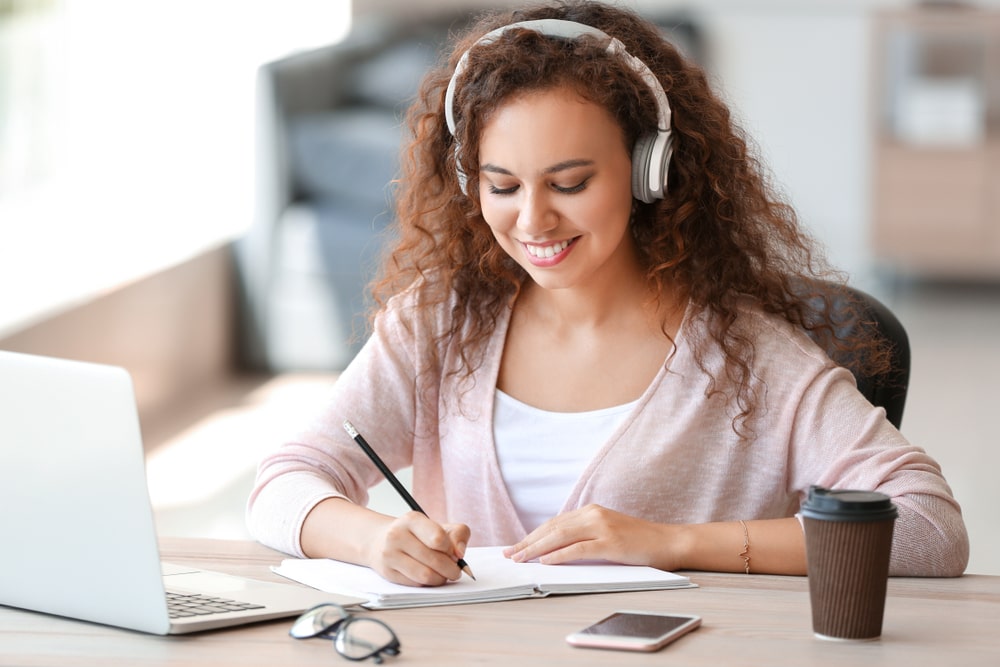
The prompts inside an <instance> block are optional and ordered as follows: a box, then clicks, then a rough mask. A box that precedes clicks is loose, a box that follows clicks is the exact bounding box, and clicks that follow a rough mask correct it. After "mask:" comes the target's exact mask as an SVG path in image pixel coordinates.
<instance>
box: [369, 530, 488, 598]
mask: <svg viewBox="0 0 1000 667" xmlns="http://www.w3.org/2000/svg"><path fill="white" fill-rule="evenodd" d="M470 534H471V532H470V530H469V527H468V526H466V525H464V524H444V525H441V524H438V523H436V522H434V521H432V520H431V519H429V518H427V516H425V515H424V514H421V513H420V512H407V513H406V514H404V515H402V516H400V517H399V518H397V519H395V520H393V521H391V522H389V523H386V524H384V525H383V527H382V529H381V530H380V531H378V532H377V533H376V536H375V539H374V540H373V541H372V542H371V543H370V545H369V547H368V549H367V558H366V560H367V562H368V565H369V566H370V567H371V568H372V569H373V570H375V571H376V572H378V573H379V574H380V575H382V576H383V577H384V578H386V579H388V580H389V581H391V582H393V583H397V584H403V585H405V586H440V585H442V584H445V583H447V582H449V581H456V580H458V579H459V578H460V577H461V576H462V570H461V569H459V567H458V564H457V560H458V559H459V558H462V557H463V556H464V555H465V547H466V545H467V544H468V542H469V536H470Z"/></svg>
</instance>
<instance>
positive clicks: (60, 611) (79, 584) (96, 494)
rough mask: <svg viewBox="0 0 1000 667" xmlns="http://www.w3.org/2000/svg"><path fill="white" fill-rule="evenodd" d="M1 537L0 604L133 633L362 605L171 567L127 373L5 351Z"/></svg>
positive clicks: (0, 399)
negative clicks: (164, 558)
mask: <svg viewBox="0 0 1000 667" xmlns="http://www.w3.org/2000/svg"><path fill="white" fill-rule="evenodd" d="M0 536H2V538H0V539H2V541H3V548H2V551H0V604H3V605H8V606H11V607H20V608H23V609H30V610H34V611H40V612H45V613H49V614H57V615H59V616H66V617H70V618H76V619H81V620H86V621H92V622H96V623H102V624H106V625H113V626H118V627H122V628H129V629H132V630H139V631H143V632H150V633H155V634H179V633H187V632H194V631H197V630H207V629H211V628H221V627H226V626H232V625H242V624H245V623H249V622H254V621H261V620H267V619H274V618H282V617H287V616H294V615H296V614H298V613H300V612H302V611H303V610H305V609H308V608H309V607H311V606H313V605H315V604H318V603H320V602H330V601H332V602H339V603H340V604H343V605H351V604H356V603H358V602H361V600H360V599H357V598H347V597H344V596H337V595H332V594H329V593H323V592H320V591H317V590H314V589H310V588H306V587H302V586H299V585H293V584H281V583H271V582H264V581H257V580H254V579H248V578H242V577H234V576H230V575H226V574H222V573H218V572H208V571H205V570H196V569H193V568H186V567H181V566H177V565H170V564H161V562H160V556H159V549H158V545H157V539H156V530H155V526H154V522H153V511H152V507H151V504H150V501H149V494H148V491H147V488H146V470H145V460H144V454H143V447H142V437H141V434H140V430H139V419H138V413H137V409H136V404H135V395H134V392H133V388H132V380H131V377H130V376H129V374H128V373H127V372H126V371H125V370H124V369H122V368H118V367H115V366H106V365H99V364H90V363H83V362H77V361H66V360H63V359H54V358H50V357H39V356H34V355H25V354H18V353H13V352H5V351H0ZM198 595H202V596H207V597H208V598H211V599H209V600H205V601H200V600H199V598H197V597H192V596H198ZM168 596H169V597H170V598H171V599H174V598H177V599H180V601H179V602H176V603H175V606H177V607H178V608H180V609H181V610H180V611H173V612H171V611H168ZM185 602H187V604H186V605H185ZM184 607H186V610H185V609H184Z"/></svg>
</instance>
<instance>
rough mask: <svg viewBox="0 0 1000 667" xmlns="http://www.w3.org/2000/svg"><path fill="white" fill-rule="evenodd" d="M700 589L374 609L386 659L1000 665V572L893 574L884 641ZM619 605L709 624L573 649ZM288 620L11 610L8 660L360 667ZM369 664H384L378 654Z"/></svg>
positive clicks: (734, 579)
mask: <svg viewBox="0 0 1000 667" xmlns="http://www.w3.org/2000/svg"><path fill="white" fill-rule="evenodd" d="M162 548H163V549H162V550H163V558H164V559H165V560H170V561H175V562H182V563H190V564H193V565H198V566H200V567H205V568H211V569H215V570H220V571H224V572H230V573H233V574H241V575H245V576H252V577H258V578H262V579H280V578H279V577H276V575H273V574H272V573H270V571H269V570H268V569H267V566H268V565H271V564H273V563H276V562H277V561H278V560H280V558H281V555H280V554H278V553H276V552H274V551H271V550H269V549H266V548H264V547H262V546H260V545H257V544H253V543H250V542H235V541H216V540H194V539H165V540H163V541H162ZM691 578H692V580H694V581H695V582H697V583H698V584H700V586H701V587H700V588H696V589H686V590H676V591H661V592H644V593H621V594H617V593H616V594H600V595H588V596H564V597H550V598H546V599H536V600H518V601H511V602H496V603H488V604H478V605H464V606H453V607H430V608H424V609H404V610H394V611H379V612H363V613H372V614H373V615H375V616H376V617H377V618H381V619H382V620H384V621H386V622H387V623H389V624H390V625H391V626H392V627H393V629H395V631H396V633H397V634H398V635H399V638H400V642H401V643H402V654H401V655H400V656H399V657H397V658H387V659H386V663H385V664H386V665H387V666H388V667H391V666H392V665H399V666H403V665H434V666H435V667H442V666H448V665H462V666H465V665H473V664H475V665H504V666H507V667H509V666H510V665H516V666H517V667H525V666H527V665H545V666H548V665H573V666H578V665H615V666H616V667H617V666H621V665H633V664H636V665H637V664H658V665H684V666H685V667H697V666H698V665H711V666H713V667H716V666H719V665H725V666H726V667H739V666H740V665H768V666H775V667H777V666H781V665H790V666H794V667H804V666H806V667H811V666H813V665H837V666H838V667H842V666H844V665H848V666H852V665H900V666H904V665H905V666H906V667H919V666H921V665H935V666H939V665H947V666H949V667H950V666H954V667H959V666H961V667H968V666H970V665H984V666H985V665H990V666H992V667H995V666H996V665H1000V577H991V576H981V575H970V576H965V577H962V578H959V579H891V580H890V582H889V599H888V601H887V603H886V611H885V623H884V628H883V636H882V639H880V640H878V641H873V642H864V643H839V642H830V641H822V640H819V639H815V638H814V637H813V634H812V629H811V618H810V610H809V593H808V588H807V581H806V579H805V578H803V577H773V576H755V575H751V576H747V575H727V574H702V573H692V575H691ZM619 608H639V609H662V610H669V611H675V612H692V613H696V614H699V615H701V616H702V617H703V618H704V625H703V626H702V627H701V628H700V629H698V630H696V631H695V632H694V633H692V634H691V635H688V636H687V637H683V638H681V639H680V640H679V641H678V642H677V643H675V644H673V645H671V646H668V647H667V648H665V649H663V650H662V651H660V652H657V653H651V654H639V653H635V654H633V653H622V652H609V651H601V650H594V649H579V648H572V647H570V646H569V645H567V644H566V643H565V641H564V640H563V638H564V636H565V635H567V634H569V633H570V632H572V631H573V630H576V629H578V628H581V627H583V626H584V625H586V624H587V623H590V622H592V621H595V620H597V619H598V618H599V617H601V616H602V615H604V614H605V613H607V612H610V611H612V610H614V609H619ZM289 623H290V621H289V620H282V621H271V622H266V623H261V624H257V625H252V626H246V627H243V628H237V629H229V630H219V631H213V632H206V633H201V634H196V635H186V636H183V637H156V636H151V635H144V634H140V633H136V632H130V631H126V630H119V629H116V628H108V627H103V626H99V625H93V624H88V623H82V622H78V621H72V620H67V619H61V618H55V617H51V616H46V615H43V614H36V613H31V612H24V611H19V610H15V609H10V608H7V607H0V665H4V666H5V667H13V666H28V665H60V666H63V665H66V666H74V665H95V666H96V665H99V666H100V667H110V666H114V665H123V666H125V665H127V666H129V667H133V666H136V665H184V666H185V667H192V666H195V667H197V666H201V665H204V666H206V667H223V666H226V665H236V666H238V667H250V666H253V665H266V666H267V667H286V666H289V665H344V666H345V667H346V666H347V665H350V664H352V663H350V662H348V661H346V660H343V659H342V658H340V657H339V656H338V655H337V654H336V652H335V651H334V650H333V647H332V646H331V645H330V643H329V641H325V640H307V641H296V640H293V639H291V638H289V637H288V635H287V632H288V627H289ZM367 664H371V663H370V662H369V663H367Z"/></svg>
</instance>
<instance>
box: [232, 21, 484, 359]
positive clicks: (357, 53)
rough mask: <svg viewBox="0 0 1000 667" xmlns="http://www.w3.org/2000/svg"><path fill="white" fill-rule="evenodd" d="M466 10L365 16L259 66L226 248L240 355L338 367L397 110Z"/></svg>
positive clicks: (360, 291)
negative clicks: (250, 195)
mask: <svg viewBox="0 0 1000 667" xmlns="http://www.w3.org/2000/svg"><path fill="white" fill-rule="evenodd" d="M464 20H467V17H466V16H455V15H447V16H436V17H429V18H426V19H423V20H420V21H398V20H393V18H392V17H385V18H374V17H373V18H368V19H365V20H363V21H360V22H358V23H357V24H356V25H355V26H354V28H353V29H352V31H351V34H350V36H349V37H348V38H347V39H346V40H345V41H343V42H340V43H338V44H335V45H331V46H327V47H323V48H319V49H315V50H310V51H308V52H303V53H297V54H294V55H291V56H288V57H286V58H282V59H280V60H277V61H275V62H271V63H267V64H265V65H263V66H262V67H260V69H259V71H258V78H257V109H256V128H257V130H256V131H257V135H256V138H255V140H256V163H257V167H256V169H257V172H256V201H255V216H254V221H253V224H252V227H251V229H250V231H249V232H248V233H247V235H246V236H245V237H244V238H242V239H240V240H239V241H238V243H237V247H236V251H237V260H238V266H239V269H240V271H239V272H240V276H241V283H240V284H241V285H242V286H243V291H242V299H241V305H242V317H241V323H242V327H241V329H242V333H243V334H244V339H243V340H242V341H241V342H242V343H243V350H242V360H243V362H244V365H247V366H251V367H254V368H260V369H266V370H270V371H289V370H338V369H342V368H344V367H345V366H346V365H347V363H348V362H349V361H350V360H351V358H353V356H354V355H355V354H356V353H357V350H358V349H359V347H360V345H361V343H362V342H363V334H364V329H365V321H364V317H365V292H364V287H365V285H366V284H367V282H368V280H369V279H370V278H371V276H372V275H373V271H374V265H375V263H376V261H377V258H378V256H379V251H380V249H381V247H382V245H383V235H382V232H383V231H384V230H385V228H386V226H387V224H388V223H389V222H390V220H391V215H392V191H391V181H392V179H393V178H395V176H396V175H397V168H398V164H397V159H398V152H399V147H400V140H401V137H402V119H403V114H404V113H405V110H406V107H407V105H408V103H409V101H410V100H411V99H412V97H413V96H414V94H415V93H416V89H417V85H418V83H419V80H420V78H421V77H422V76H423V74H424V72H425V71H426V69H427V68H428V67H429V66H430V65H431V63H432V62H433V61H434V60H435V59H436V58H437V55H438V53H439V51H440V50H441V48H442V45H443V42H444V40H446V39H447V35H448V31H449V29H450V28H451V27H452V26H453V25H456V24H458V23H461V22H462V21H464Z"/></svg>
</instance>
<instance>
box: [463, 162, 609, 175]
mask: <svg viewBox="0 0 1000 667" xmlns="http://www.w3.org/2000/svg"><path fill="white" fill-rule="evenodd" d="M593 164H594V161H593V160H583V159H577V160H565V161H563V162H557V163H556V164H554V165H552V166H551V167H548V168H546V169H545V171H544V172H542V173H545V174H555V173H557V172H560V171H566V170H567V169H575V168H577V167H589V166H591V165H593ZM479 171H488V172H491V173H494V174H503V175H505V176H513V175H514V174H513V173H511V172H510V170H508V169H504V168H503V167H499V166H497V165H495V164H490V163H486V164H484V165H482V166H480V167H479Z"/></svg>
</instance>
